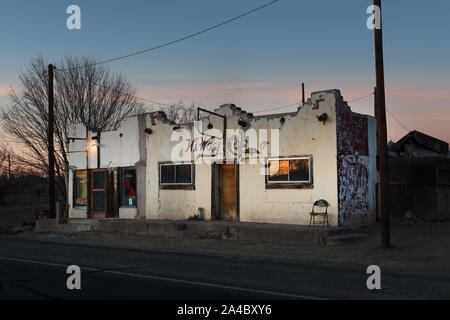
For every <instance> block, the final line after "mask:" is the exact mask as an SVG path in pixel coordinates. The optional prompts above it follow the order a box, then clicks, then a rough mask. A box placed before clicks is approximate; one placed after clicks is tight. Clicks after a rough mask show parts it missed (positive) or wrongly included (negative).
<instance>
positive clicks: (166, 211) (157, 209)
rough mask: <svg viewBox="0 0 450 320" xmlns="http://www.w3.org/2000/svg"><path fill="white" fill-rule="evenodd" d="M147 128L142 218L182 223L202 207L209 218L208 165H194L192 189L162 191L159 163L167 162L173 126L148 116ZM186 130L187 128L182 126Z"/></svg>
mask: <svg viewBox="0 0 450 320" xmlns="http://www.w3.org/2000/svg"><path fill="white" fill-rule="evenodd" d="M147 128H151V129H152V134H151V135H149V136H148V138H147V170H146V173H147V182H146V194H147V197H146V200H147V203H146V218H147V219H162V220H164V219H169V220H185V219H187V218H189V217H191V216H193V215H194V214H197V209H198V208H199V207H200V208H203V209H204V210H205V211H204V213H205V219H206V220H210V219H211V166H209V165H206V164H202V165H196V166H195V171H194V181H195V189H194V190H162V189H160V187H159V167H158V164H159V162H168V161H169V162H170V161H171V152H172V147H173V146H174V145H176V144H177V142H171V135H172V133H173V124H171V123H170V122H168V121H167V120H164V119H160V118H159V117H156V116H155V115H148V117H147ZM186 128H188V127H186Z"/></svg>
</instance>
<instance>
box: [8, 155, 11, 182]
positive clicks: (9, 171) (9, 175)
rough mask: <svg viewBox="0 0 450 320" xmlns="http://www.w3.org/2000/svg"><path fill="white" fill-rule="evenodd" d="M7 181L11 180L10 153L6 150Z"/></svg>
mask: <svg viewBox="0 0 450 320" xmlns="http://www.w3.org/2000/svg"><path fill="white" fill-rule="evenodd" d="M8 181H11V153H9V152H8Z"/></svg>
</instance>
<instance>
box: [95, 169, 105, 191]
mask: <svg viewBox="0 0 450 320" xmlns="http://www.w3.org/2000/svg"><path fill="white" fill-rule="evenodd" d="M94 189H105V173H104V172H94Z"/></svg>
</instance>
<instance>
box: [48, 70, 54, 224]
mask: <svg viewBox="0 0 450 320" xmlns="http://www.w3.org/2000/svg"><path fill="white" fill-rule="evenodd" d="M53 120H54V116H53V65H52V64H49V65H48V210H49V214H50V217H55V216H56V212H55V154H54V152H55V150H54V144H53Z"/></svg>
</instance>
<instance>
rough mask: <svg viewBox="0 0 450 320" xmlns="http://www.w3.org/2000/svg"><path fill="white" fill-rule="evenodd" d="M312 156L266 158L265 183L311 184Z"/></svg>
mask: <svg viewBox="0 0 450 320" xmlns="http://www.w3.org/2000/svg"><path fill="white" fill-rule="evenodd" d="M311 164H312V158H311V157H296V158H280V159H268V160H267V167H268V171H269V172H268V176H267V185H283V184H284V185H306V186H312V168H311Z"/></svg>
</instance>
